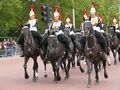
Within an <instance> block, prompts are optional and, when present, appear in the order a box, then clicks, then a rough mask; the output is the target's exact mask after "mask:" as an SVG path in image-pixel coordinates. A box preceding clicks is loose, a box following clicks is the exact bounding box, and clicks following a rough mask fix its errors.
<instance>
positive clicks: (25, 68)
mask: <svg viewBox="0 0 120 90" xmlns="http://www.w3.org/2000/svg"><path fill="white" fill-rule="evenodd" d="M28 60H29V58H28V57H25V59H24V65H23V67H24V71H25V79H29V75H28V73H27V63H28Z"/></svg>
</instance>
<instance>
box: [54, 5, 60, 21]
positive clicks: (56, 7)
mask: <svg viewBox="0 0 120 90" xmlns="http://www.w3.org/2000/svg"><path fill="white" fill-rule="evenodd" d="M55 12H58V13H59V14H60V10H59V6H58V5H56V6H55ZM59 19H60V20H61V19H62V17H61V14H60V17H59Z"/></svg>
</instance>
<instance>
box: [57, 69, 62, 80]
mask: <svg viewBox="0 0 120 90" xmlns="http://www.w3.org/2000/svg"><path fill="white" fill-rule="evenodd" d="M56 74H57V81H60V80H61V77H60V74H59V69H57V70H56Z"/></svg>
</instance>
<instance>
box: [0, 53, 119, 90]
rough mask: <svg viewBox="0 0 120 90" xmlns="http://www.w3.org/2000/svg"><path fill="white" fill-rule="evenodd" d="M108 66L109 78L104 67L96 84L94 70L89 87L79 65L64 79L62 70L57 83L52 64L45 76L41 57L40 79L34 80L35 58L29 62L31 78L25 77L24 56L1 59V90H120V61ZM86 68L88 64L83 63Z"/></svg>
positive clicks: (39, 61) (85, 75) (48, 66)
mask: <svg viewBox="0 0 120 90" xmlns="http://www.w3.org/2000/svg"><path fill="white" fill-rule="evenodd" d="M110 57H111V60H112V64H111V66H107V72H108V75H109V78H108V79H105V78H104V75H103V69H102V71H101V72H99V77H100V84H99V85H95V78H94V77H95V74H94V72H92V75H91V77H92V87H91V88H87V74H86V73H81V72H80V70H79V67H77V66H76V67H75V68H74V69H73V68H71V70H70V78H69V79H68V80H64V76H65V75H64V72H63V71H61V70H60V75H61V77H62V80H61V81H60V82H58V83H57V84H55V83H53V73H52V68H51V65H50V64H48V65H47V70H48V71H47V72H48V77H47V78H44V66H43V62H42V61H41V59H40V57H39V58H38V63H39V75H38V76H39V79H38V80H37V82H33V81H32V73H33V71H32V65H33V60H32V59H30V60H29V62H28V74H29V76H30V78H29V79H28V80H26V79H24V69H23V62H24V58H21V57H19V56H14V57H9V58H2V59H0V90H120V62H119V63H118V64H117V65H114V64H113V57H112V55H111V56H110ZM82 66H83V67H84V69H85V70H86V65H85V64H82Z"/></svg>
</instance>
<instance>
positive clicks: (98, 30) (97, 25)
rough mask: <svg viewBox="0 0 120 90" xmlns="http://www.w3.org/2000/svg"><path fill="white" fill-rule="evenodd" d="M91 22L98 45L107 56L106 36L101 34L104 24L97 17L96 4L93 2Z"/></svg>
mask: <svg viewBox="0 0 120 90" xmlns="http://www.w3.org/2000/svg"><path fill="white" fill-rule="evenodd" d="M89 19H90V21H91V24H92V26H93V29H94V31H95V36H96V38H97V41H98V43H99V44H100V46H101V49H102V52H103V53H104V54H105V55H106V54H107V43H106V40H105V38H104V36H103V35H102V34H101V31H102V30H101V29H102V23H101V21H100V18H99V16H97V15H96V9H95V4H94V2H92V8H91V10H90V18H89Z"/></svg>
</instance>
